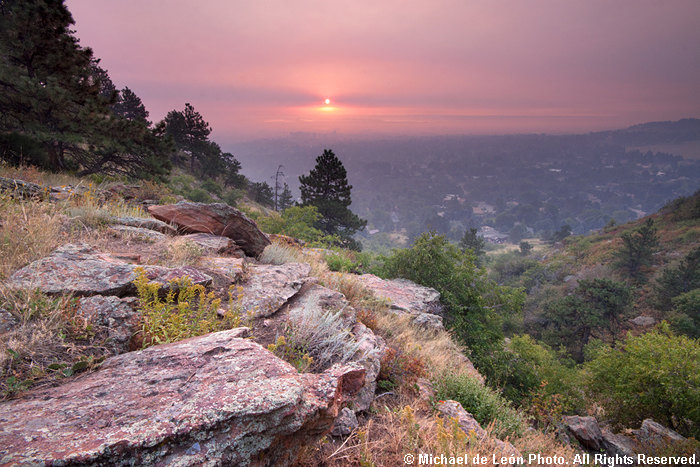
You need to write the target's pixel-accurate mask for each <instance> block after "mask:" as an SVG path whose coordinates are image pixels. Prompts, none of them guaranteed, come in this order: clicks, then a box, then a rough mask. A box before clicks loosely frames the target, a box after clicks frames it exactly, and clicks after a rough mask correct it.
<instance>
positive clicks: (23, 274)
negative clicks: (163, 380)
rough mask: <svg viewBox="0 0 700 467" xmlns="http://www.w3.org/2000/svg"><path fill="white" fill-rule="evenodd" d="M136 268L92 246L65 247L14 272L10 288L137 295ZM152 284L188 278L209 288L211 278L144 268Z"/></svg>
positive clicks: (195, 272)
mask: <svg viewBox="0 0 700 467" xmlns="http://www.w3.org/2000/svg"><path fill="white" fill-rule="evenodd" d="M137 267H139V266H138V265H136V264H132V263H129V262H127V261H124V260H122V259H119V258H116V257H114V256H112V255H110V254H108V253H100V252H98V251H97V250H95V248H93V247H91V246H90V245H87V244H84V243H81V244H67V245H63V246H61V247H59V248H57V249H56V250H54V252H53V253H51V254H50V255H49V256H47V257H46V258H42V259H40V260H37V261H34V262H33V263H31V264H29V265H28V266H25V267H24V268H22V269H20V270H19V271H17V272H15V273H14V274H13V275H12V276H11V277H10V281H9V285H10V286H12V287H17V288H26V289H28V288H38V289H40V290H41V291H42V292H44V293H48V294H63V293H72V294H74V295H83V296H89V295H116V296H123V295H127V294H130V293H134V292H135V287H134V285H133V281H134V279H135V278H136V272H135V270H136V268H137ZM141 267H142V268H143V269H144V270H145V271H146V276H148V278H149V279H150V280H152V281H156V282H160V283H161V284H163V285H167V284H168V282H169V281H170V280H172V279H178V278H180V277H183V276H188V277H189V278H190V279H192V282H193V283H195V284H202V285H207V284H209V283H211V280H212V279H211V277H209V276H207V275H206V274H203V273H201V272H200V271H198V270H197V269H195V268H193V267H180V268H167V267H163V266H150V265H144V266H141Z"/></svg>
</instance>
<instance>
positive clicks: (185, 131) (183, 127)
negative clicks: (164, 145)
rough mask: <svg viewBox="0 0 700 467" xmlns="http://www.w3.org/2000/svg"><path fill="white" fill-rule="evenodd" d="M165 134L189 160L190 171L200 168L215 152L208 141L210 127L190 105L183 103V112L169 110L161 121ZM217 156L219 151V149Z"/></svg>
mask: <svg viewBox="0 0 700 467" xmlns="http://www.w3.org/2000/svg"><path fill="white" fill-rule="evenodd" d="M163 122H164V123H165V134H167V135H168V136H170V137H171V138H172V139H173V141H174V142H175V146H177V148H178V149H180V150H181V151H183V152H185V153H186V154H187V156H188V157H189V160H190V170H191V171H192V172H194V171H195V168H200V169H201V168H202V167H203V165H205V164H203V163H204V162H205V161H207V160H208V159H211V157H212V153H214V152H215V151H214V150H213V148H212V145H211V142H210V141H209V134H210V133H211V126H210V125H209V123H208V122H207V121H206V120H204V117H202V114H200V113H199V112H197V111H196V110H194V107H193V106H192V104H190V103H189V102H188V103H185V110H183V111H182V112H180V111H178V110H171V111H170V112H168V115H166V116H165V119H164V120H163ZM218 155H219V156H220V155H221V149H220V148H219V154H218ZM176 162H178V161H176Z"/></svg>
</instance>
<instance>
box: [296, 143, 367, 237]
mask: <svg viewBox="0 0 700 467" xmlns="http://www.w3.org/2000/svg"><path fill="white" fill-rule="evenodd" d="M299 182H300V183H301V186H300V190H301V202H302V205H304V206H316V208H317V209H318V212H319V214H321V217H320V218H319V219H318V221H317V222H316V227H317V228H319V229H320V230H321V231H323V232H324V233H325V234H327V235H335V236H337V237H338V238H339V239H340V243H341V245H340V246H345V247H347V248H351V249H356V250H359V249H361V245H360V244H359V242H356V241H355V240H354V239H353V238H352V236H353V235H354V234H355V232H357V231H358V230H362V229H364V228H365V226H366V225H367V221H366V220H363V219H360V218H359V217H358V216H357V215H355V214H353V212H352V211H350V209H348V207H349V206H350V204H351V203H352V201H351V199H350V192H351V190H352V185H349V184H348V179H347V172H346V170H345V167H343V163H342V162H340V159H338V157H336V155H335V154H333V151H331V150H328V149H326V150H324V151H323V154H322V155H320V156H319V157H317V158H316V166H315V167H314V168H313V169H312V170H311V172H310V173H309V175H302V176H300V177H299Z"/></svg>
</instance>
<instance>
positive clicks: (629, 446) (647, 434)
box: [562, 416, 700, 462]
mask: <svg viewBox="0 0 700 467" xmlns="http://www.w3.org/2000/svg"><path fill="white" fill-rule="evenodd" d="M562 423H563V425H564V427H565V428H566V429H567V430H568V431H569V433H571V435H572V436H573V437H574V438H575V439H576V441H578V442H579V444H580V445H581V446H582V447H583V448H584V449H586V450H588V451H590V452H592V453H599V452H604V453H606V454H607V455H609V456H616V455H617V456H625V457H628V458H632V459H631V460H630V462H632V461H633V460H634V458H635V456H636V455H637V454H649V453H654V452H659V450H663V449H667V448H668V447H669V446H672V445H673V444H675V443H682V442H684V441H686V438H685V437H683V436H681V435H680V434H678V433H676V432H675V431H673V430H671V429H670V428H666V427H665V426H663V425H661V424H660V423H657V422H655V421H653V420H651V419H646V420H644V421H643V422H642V425H641V427H640V428H639V429H637V430H626V431H625V432H624V434H623V433H617V434H616V433H613V432H611V431H610V430H608V429H606V428H603V429H601V428H600V427H599V425H598V421H597V420H596V419H595V418H593V417H579V416H569V417H562ZM697 454H700V452H698V453H697Z"/></svg>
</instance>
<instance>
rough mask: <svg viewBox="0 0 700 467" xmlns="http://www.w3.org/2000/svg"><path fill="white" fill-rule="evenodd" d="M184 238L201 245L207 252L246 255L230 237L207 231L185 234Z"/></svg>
mask: <svg viewBox="0 0 700 467" xmlns="http://www.w3.org/2000/svg"><path fill="white" fill-rule="evenodd" d="M182 238H184V239H186V240H189V241H191V242H193V243H196V244H197V245H199V246H200V247H201V248H202V249H203V250H204V252H205V253H207V254H212V253H228V254H232V255H235V256H237V257H242V256H245V255H244V254H243V251H242V250H241V248H240V247H239V246H238V245H236V242H234V241H233V240H231V239H230V238H228V237H222V236H221V235H212V234H206V233H196V234H189V235H184V236H183V237H182Z"/></svg>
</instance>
